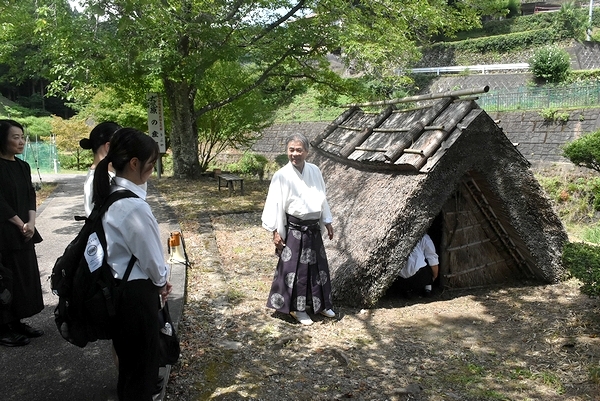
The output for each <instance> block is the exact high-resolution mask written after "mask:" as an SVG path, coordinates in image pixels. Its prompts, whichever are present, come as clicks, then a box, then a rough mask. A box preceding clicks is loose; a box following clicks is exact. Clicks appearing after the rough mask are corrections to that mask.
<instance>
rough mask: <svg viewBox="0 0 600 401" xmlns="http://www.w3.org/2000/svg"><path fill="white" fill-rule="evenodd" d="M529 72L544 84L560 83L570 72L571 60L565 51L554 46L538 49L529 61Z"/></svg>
mask: <svg viewBox="0 0 600 401" xmlns="http://www.w3.org/2000/svg"><path fill="white" fill-rule="evenodd" d="M529 64H530V65H531V72H532V73H533V75H534V76H535V77H536V78H540V79H543V80H545V81H546V82H554V83H556V82H562V81H564V80H566V79H567V77H568V76H569V72H570V70H571V58H570V57H569V53H567V52H566V50H563V49H559V48H557V47H555V46H546V47H542V48H541V49H538V50H537V51H536V52H535V53H534V54H533V57H531V59H530V60H529Z"/></svg>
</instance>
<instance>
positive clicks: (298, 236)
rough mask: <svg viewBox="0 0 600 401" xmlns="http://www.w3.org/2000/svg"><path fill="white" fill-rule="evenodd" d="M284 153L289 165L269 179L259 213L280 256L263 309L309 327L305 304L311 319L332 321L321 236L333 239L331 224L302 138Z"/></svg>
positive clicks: (322, 184) (319, 180)
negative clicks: (263, 205)
mask: <svg viewBox="0 0 600 401" xmlns="http://www.w3.org/2000/svg"><path fill="white" fill-rule="evenodd" d="M287 153H288V158H289V160H290V162H289V163H288V164H287V165H285V166H284V167H282V168H281V169H280V170H279V171H277V172H276V173H275V174H274V175H273V178H272V179H271V185H270V186H269V193H268V195H267V199H266V201H265V207H264V210H263V214H262V225H263V227H264V228H265V229H267V230H269V231H270V232H272V233H273V242H274V244H275V246H276V250H277V253H278V255H279V261H278V264H277V270H276V272H275V277H274V278H273V283H272V286H271V292H270V294H269V299H268V301H267V306H268V307H269V308H273V309H276V310H277V311H279V312H282V313H286V314H290V315H292V316H293V317H294V318H295V319H296V320H298V321H299V322H300V323H302V324H306V325H308V324H312V322H313V321H312V319H311V318H310V316H309V315H308V314H307V310H308V309H309V308H308V307H309V305H312V311H313V313H315V314H319V313H320V314H322V315H324V316H326V317H335V313H334V312H333V310H332V309H331V308H332V307H333V305H332V301H331V283H330V277H329V265H328V263H327V256H326V254H325V247H324V245H323V239H322V237H321V235H322V234H321V233H322V232H324V231H325V230H326V231H327V234H328V236H329V238H330V239H332V238H333V227H332V224H331V223H332V220H333V219H332V216H331V211H330V209H329V204H328V203H327V199H326V197H325V195H326V190H325V182H324V181H323V176H322V175H321V171H320V170H319V168H318V167H317V166H315V165H314V164H311V163H307V162H306V161H305V160H306V157H307V155H308V140H307V139H306V137H304V136H303V135H300V134H296V135H293V136H292V137H290V138H289V139H288V141H287Z"/></svg>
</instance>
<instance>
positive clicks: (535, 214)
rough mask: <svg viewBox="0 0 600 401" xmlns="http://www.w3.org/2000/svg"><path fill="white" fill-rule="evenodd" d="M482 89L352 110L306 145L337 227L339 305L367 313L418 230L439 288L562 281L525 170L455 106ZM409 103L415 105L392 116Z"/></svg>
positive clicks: (333, 244)
mask: <svg viewBox="0 0 600 401" xmlns="http://www.w3.org/2000/svg"><path fill="white" fill-rule="evenodd" d="M486 90H487V88H483V89H481V90H469V91H457V92H448V93H445V94H439V95H424V96H418V97H413V98H406V99H402V100H397V101H389V102H380V103H378V104H381V105H383V106H387V107H386V108H385V110H383V111H381V112H377V113H369V112H366V111H364V110H363V108H365V107H366V106H373V105H374V103H372V104H367V105H352V106H349V108H348V109H347V110H346V111H345V112H344V113H342V114H341V115H340V116H339V117H338V118H337V119H336V120H335V121H333V122H332V123H331V124H330V125H329V126H328V127H327V128H326V129H325V130H324V132H322V133H321V134H320V135H317V136H316V137H315V138H314V139H313V140H312V142H311V145H312V149H311V153H312V155H311V161H312V162H314V163H315V164H317V165H318V166H319V167H320V168H321V171H322V172H323V176H324V178H325V180H326V183H327V196H328V200H329V203H330V205H331V208H332V212H333V214H334V218H335V224H334V227H335V229H336V238H334V240H333V241H326V246H327V252H328V259H329V261H330V265H331V272H332V285H333V295H334V298H335V300H336V302H338V303H345V304H351V305H361V306H372V305H374V304H375V303H376V302H377V301H378V300H379V299H380V298H381V296H382V295H384V294H385V293H386V290H387V289H388V288H389V287H390V286H391V285H392V284H393V283H394V281H395V280H396V279H397V277H398V274H399V272H400V270H401V268H402V267H403V266H404V264H405V263H406V260H407V257H408V254H409V253H410V251H411V249H412V248H413V246H414V245H415V244H416V243H417V241H418V240H419V239H420V238H421V237H422V236H423V234H424V233H426V232H429V234H430V236H431V237H432V238H433V239H434V242H435V243H436V248H437V250H438V253H439V255H440V285H441V286H443V287H444V288H473V287H481V286H487V285H490V284H497V283H502V282H506V281H510V280H533V281H538V282H556V281H558V280H559V279H560V278H561V277H562V275H563V268H562V266H561V262H560V261H561V252H562V247H563V244H564V243H565V242H566V241H567V234H566V232H565V230H564V227H563V225H562V223H561V221H560V219H559V218H558V216H557V215H556V214H555V212H554V210H553V209H552V206H551V204H550V202H549V200H548V199H547V197H546V195H545V193H544V192H543V190H542V188H541V187H540V185H539V183H538V182H537V181H536V179H535V177H534V176H533V173H532V171H531V170H530V164H529V162H528V161H527V160H526V159H525V158H524V157H523V156H522V155H521V153H520V152H519V151H518V150H517V149H516V148H515V144H513V143H511V142H510V141H509V140H508V138H507V137H506V136H505V135H504V133H503V132H502V129H501V128H499V127H498V125H497V124H496V123H495V122H494V121H493V120H492V119H491V118H490V117H489V116H488V115H487V114H486V113H485V111H483V110H482V109H480V108H479V107H478V106H477V104H476V103H475V101H474V99H473V98H472V97H471V98H468V97H467V98H464V97H461V96H464V95H465V94H470V95H472V94H474V93H478V92H482V91H486ZM408 101H413V102H414V101H419V105H418V107H413V108H409V109H398V106H397V105H398V103H402V102H408ZM376 104H377V103H375V105H376Z"/></svg>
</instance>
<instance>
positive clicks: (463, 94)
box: [344, 85, 490, 108]
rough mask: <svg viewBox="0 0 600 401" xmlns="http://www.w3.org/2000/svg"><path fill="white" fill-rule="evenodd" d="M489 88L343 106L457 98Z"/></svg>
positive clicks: (351, 106)
mask: <svg viewBox="0 0 600 401" xmlns="http://www.w3.org/2000/svg"><path fill="white" fill-rule="evenodd" d="M489 90H490V87H489V86H488V85H486V86H484V87H483V88H473V89H461V90H457V91H449V92H439V93H428V94H426V95H417V96H409V97H405V98H401V99H390V100H379V101H377V102H367V103H352V104H347V105H345V106H344V107H350V108H355V107H369V106H387V105H390V104H397V103H410V102H418V101H421V100H431V99H439V98H442V97H453V98H457V97H460V96H470V95H475V94H478V93H486V92H488V91H489Z"/></svg>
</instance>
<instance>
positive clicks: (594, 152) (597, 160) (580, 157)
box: [563, 130, 600, 172]
mask: <svg viewBox="0 0 600 401" xmlns="http://www.w3.org/2000/svg"><path fill="white" fill-rule="evenodd" d="M563 155H564V156H565V157H566V158H567V159H569V160H570V161H571V162H572V163H573V164H575V165H577V166H582V167H586V168H589V169H592V170H595V171H598V172H600V130H599V131H596V132H592V133H591V134H587V135H584V136H582V137H581V138H578V139H575V140H574V141H573V142H569V143H566V144H565V145H564V146H563Z"/></svg>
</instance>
